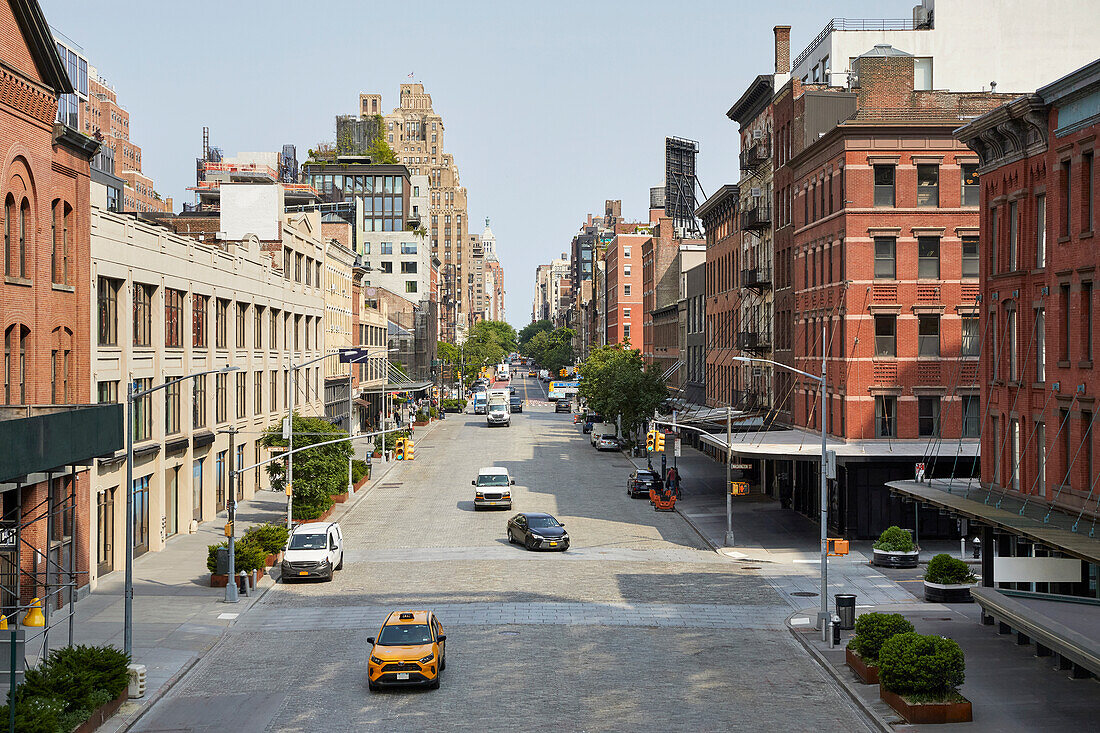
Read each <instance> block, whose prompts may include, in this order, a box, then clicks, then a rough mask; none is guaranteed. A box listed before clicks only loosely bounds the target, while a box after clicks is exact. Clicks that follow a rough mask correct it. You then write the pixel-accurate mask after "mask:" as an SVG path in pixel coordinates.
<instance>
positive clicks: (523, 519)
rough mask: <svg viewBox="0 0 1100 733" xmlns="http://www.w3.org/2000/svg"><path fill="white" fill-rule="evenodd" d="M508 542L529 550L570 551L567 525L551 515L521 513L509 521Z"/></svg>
mask: <svg viewBox="0 0 1100 733" xmlns="http://www.w3.org/2000/svg"><path fill="white" fill-rule="evenodd" d="M508 541H509V542H511V543H512V544H517V543H522V544H523V546H524V547H526V548H527V549H528V550H562V551H565V550H568V549H569V533H568V532H566V531H565V525H564V524H562V523H561V522H559V521H558V520H556V519H554V518H553V517H552V516H550V515H549V514H541V513H538V512H520V513H519V514H517V515H516V516H514V517H512V518H511V519H509V520H508Z"/></svg>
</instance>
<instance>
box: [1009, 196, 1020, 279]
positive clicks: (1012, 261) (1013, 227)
mask: <svg viewBox="0 0 1100 733" xmlns="http://www.w3.org/2000/svg"><path fill="white" fill-rule="evenodd" d="M1018 213H1019V206H1017V203H1016V202H1015V201H1013V202H1012V203H1010V204H1009V205H1008V271H1009V272H1014V271H1015V270H1016V238H1017V234H1018V233H1019V229H1018V224H1019V221H1018V220H1019V217H1018Z"/></svg>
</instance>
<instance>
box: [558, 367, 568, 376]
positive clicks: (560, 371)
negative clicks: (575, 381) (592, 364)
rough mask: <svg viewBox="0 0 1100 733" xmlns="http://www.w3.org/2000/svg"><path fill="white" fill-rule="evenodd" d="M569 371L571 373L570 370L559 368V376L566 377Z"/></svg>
mask: <svg viewBox="0 0 1100 733" xmlns="http://www.w3.org/2000/svg"><path fill="white" fill-rule="evenodd" d="M568 373H569V372H567V371H565V370H564V369H559V370H558V376H559V377H564V376H565V375H566V374H568Z"/></svg>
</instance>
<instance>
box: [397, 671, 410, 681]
mask: <svg viewBox="0 0 1100 733" xmlns="http://www.w3.org/2000/svg"><path fill="white" fill-rule="evenodd" d="M408 678H409V673H408V672H398V673H397V679H399V680H407V679H408Z"/></svg>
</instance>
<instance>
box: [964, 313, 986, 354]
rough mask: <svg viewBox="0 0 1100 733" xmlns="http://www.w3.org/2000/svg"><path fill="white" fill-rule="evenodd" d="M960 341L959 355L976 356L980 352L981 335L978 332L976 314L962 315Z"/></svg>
mask: <svg viewBox="0 0 1100 733" xmlns="http://www.w3.org/2000/svg"><path fill="white" fill-rule="evenodd" d="M961 321H962V343H961V347H960V349H959V355H960V356H978V355H979V354H980V353H981V337H980V335H979V332H978V318H977V316H963V318H962V319H961Z"/></svg>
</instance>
